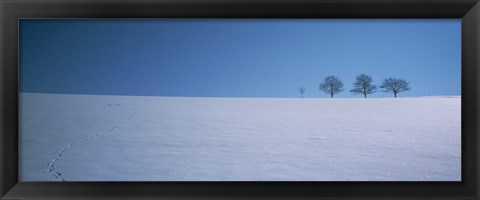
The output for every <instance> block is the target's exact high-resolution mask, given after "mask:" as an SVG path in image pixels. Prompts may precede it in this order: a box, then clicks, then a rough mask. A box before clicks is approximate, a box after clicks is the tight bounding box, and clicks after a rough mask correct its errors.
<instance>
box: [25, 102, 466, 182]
mask: <svg viewBox="0 0 480 200" xmlns="http://www.w3.org/2000/svg"><path fill="white" fill-rule="evenodd" d="M20 98H21V99H20V100H21V102H20V103H21V110H20V144H19V147H20V151H19V152H20V155H19V161H20V180H21V181H60V180H62V179H63V180H67V181H189V180H195V181H197V180H202V181H203V180H213V181H238V180H241V181H252V180H266V181H290V180H299V181H460V180H461V179H460V175H461V170H460V168H461V166H460V161H461V157H460V154H461V152H460V148H461V141H460V135H461V131H460V120H461V116H460V105H461V104H460V100H461V99H460V97H453V98H452V97H449V98H446V97H430V98H397V99H393V98H375V99H373V98H372V99H363V98H358V99H357V98H344V99H340V98H338V99H330V98H321V99H320V98H317V99H293V98H288V99H287V98H285V99H281V98H189V97H138V96H137V97H134V96H95V95H63V94H34V93H23V94H21V96H20Z"/></svg>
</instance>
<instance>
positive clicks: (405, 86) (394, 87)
mask: <svg viewBox="0 0 480 200" xmlns="http://www.w3.org/2000/svg"><path fill="white" fill-rule="evenodd" d="M380 88H382V89H383V90H382V92H392V93H393V95H394V96H395V98H397V94H398V93H400V92H405V91H408V90H410V86H409V83H407V81H406V80H405V79H397V78H393V77H390V78H386V79H385V80H383V83H382V85H381V86H380Z"/></svg>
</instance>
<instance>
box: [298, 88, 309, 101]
mask: <svg viewBox="0 0 480 200" xmlns="http://www.w3.org/2000/svg"><path fill="white" fill-rule="evenodd" d="M298 91H299V92H300V95H301V96H302V99H303V93H305V92H306V91H307V90H306V89H305V88H304V87H300V88H298Z"/></svg>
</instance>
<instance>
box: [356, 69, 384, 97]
mask: <svg viewBox="0 0 480 200" xmlns="http://www.w3.org/2000/svg"><path fill="white" fill-rule="evenodd" d="M356 79H357V80H356V81H355V83H353V89H351V90H350V92H352V93H355V94H363V96H364V97H365V98H367V94H372V93H374V92H375V90H376V89H377V86H375V85H373V84H372V82H373V79H372V77H371V76H369V75H365V74H360V75H358V76H357V77H356Z"/></svg>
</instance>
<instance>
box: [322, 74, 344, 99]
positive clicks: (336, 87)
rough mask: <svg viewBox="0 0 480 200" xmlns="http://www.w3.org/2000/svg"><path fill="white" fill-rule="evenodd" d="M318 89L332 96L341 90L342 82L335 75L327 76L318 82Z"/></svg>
mask: <svg viewBox="0 0 480 200" xmlns="http://www.w3.org/2000/svg"><path fill="white" fill-rule="evenodd" d="M319 89H320V90H321V91H323V92H325V93H327V94H329V95H330V97H331V98H333V96H334V95H336V94H338V93H340V92H342V91H343V82H342V80H340V79H339V78H337V77H335V76H327V77H325V80H324V81H323V82H322V83H320V86H319Z"/></svg>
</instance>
